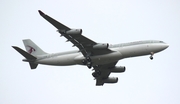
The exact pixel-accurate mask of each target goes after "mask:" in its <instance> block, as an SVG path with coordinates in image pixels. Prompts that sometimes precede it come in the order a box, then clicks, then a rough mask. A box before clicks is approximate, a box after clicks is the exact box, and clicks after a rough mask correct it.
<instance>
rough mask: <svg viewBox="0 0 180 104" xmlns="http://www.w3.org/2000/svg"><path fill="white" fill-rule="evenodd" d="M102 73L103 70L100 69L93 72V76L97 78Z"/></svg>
mask: <svg viewBox="0 0 180 104" xmlns="http://www.w3.org/2000/svg"><path fill="white" fill-rule="evenodd" d="M100 75H101V72H100V71H95V72H93V73H92V76H93V77H94V78H97V77H99V76H100Z"/></svg>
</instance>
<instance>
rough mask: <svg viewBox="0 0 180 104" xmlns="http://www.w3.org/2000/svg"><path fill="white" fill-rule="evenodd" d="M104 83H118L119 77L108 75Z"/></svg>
mask: <svg viewBox="0 0 180 104" xmlns="http://www.w3.org/2000/svg"><path fill="white" fill-rule="evenodd" d="M103 82H104V83H117V82H118V77H108V78H107V79H104V80H103Z"/></svg>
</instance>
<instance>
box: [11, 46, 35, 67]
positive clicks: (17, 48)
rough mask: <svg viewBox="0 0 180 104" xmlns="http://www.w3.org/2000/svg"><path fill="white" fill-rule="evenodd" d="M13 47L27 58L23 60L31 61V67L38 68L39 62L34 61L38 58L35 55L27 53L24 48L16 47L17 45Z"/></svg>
mask: <svg viewBox="0 0 180 104" xmlns="http://www.w3.org/2000/svg"><path fill="white" fill-rule="evenodd" d="M12 47H13V48H14V49H15V50H16V51H18V52H19V53H20V54H21V55H23V56H24V57H25V58H26V60H23V61H27V62H29V65H30V67H31V69H36V67H37V65H38V64H36V63H34V61H35V60H36V59H37V58H36V57H35V56H33V55H31V54H29V53H27V52H26V51H24V50H22V49H21V48H19V47H16V46H12Z"/></svg>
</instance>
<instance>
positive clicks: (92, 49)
mask: <svg viewBox="0 0 180 104" xmlns="http://www.w3.org/2000/svg"><path fill="white" fill-rule="evenodd" d="M39 14H40V15H41V16H42V17H43V18H44V19H46V20H47V21H48V22H50V23H51V24H52V25H53V26H54V27H56V28H57V29H58V32H59V33H60V34H61V35H62V36H64V37H65V38H66V39H67V41H70V42H71V43H73V46H76V47H77V48H79V51H80V52H82V54H83V55H84V57H87V56H94V55H100V54H106V53H110V52H112V51H111V50H110V49H108V46H109V45H108V44H99V43H96V42H94V41H92V40H90V39H88V38H87V37H85V36H83V35H81V33H82V29H71V28H69V27H67V26H65V25H63V24H62V23H60V22H58V21H56V20H55V19H53V18H51V17H50V16H48V15H46V14H45V13H43V12H42V11H40V10H39Z"/></svg>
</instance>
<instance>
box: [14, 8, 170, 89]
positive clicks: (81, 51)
mask: <svg viewBox="0 0 180 104" xmlns="http://www.w3.org/2000/svg"><path fill="white" fill-rule="evenodd" d="M38 12H39V14H40V15H41V16H42V17H43V18H44V19H45V20H47V21H48V22H49V23H51V24H52V25H53V26H54V27H56V28H57V32H59V33H60V34H61V35H60V36H64V37H65V38H66V39H67V42H71V43H72V44H73V47H74V46H75V47H77V48H78V50H75V51H68V52H60V53H52V54H49V53H46V52H44V51H43V50H42V49H41V48H40V47H38V46H37V45H36V44H35V43H34V42H33V41H31V40H30V39H24V40H23V43H24V46H25V48H26V51H24V50H23V49H21V48H19V47H17V46H12V47H13V48H14V49H15V50H16V51H18V52H19V53H20V54H21V55H23V56H24V57H25V59H23V61H24V62H29V65H30V68H31V69H36V67H37V66H38V64H44V65H55V66H68V65H84V66H87V67H88V68H89V69H91V68H93V73H92V76H93V77H94V79H95V80H96V86H103V85H104V84H105V83H111V84H112V83H117V82H118V77H109V75H110V74H111V73H122V72H125V69H126V68H125V66H116V64H117V62H118V61H119V60H121V59H125V58H130V57H137V56H144V55H150V59H151V60H152V59H153V55H154V54H155V53H157V52H160V51H162V50H164V49H166V48H168V47H169V45H168V44H166V43H165V42H163V41H159V40H144V41H135V42H130V43H121V44H115V45H110V44H108V43H97V42H95V41H93V40H90V39H88V38H87V37H85V36H83V35H82V29H71V28H69V27H67V26H65V25H63V24H62V23H60V22H58V21H56V20H55V19H53V18H52V17H50V16H48V15H47V14H45V13H43V12H42V11H41V10H38Z"/></svg>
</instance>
